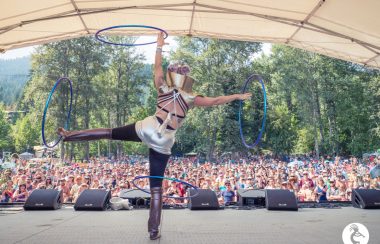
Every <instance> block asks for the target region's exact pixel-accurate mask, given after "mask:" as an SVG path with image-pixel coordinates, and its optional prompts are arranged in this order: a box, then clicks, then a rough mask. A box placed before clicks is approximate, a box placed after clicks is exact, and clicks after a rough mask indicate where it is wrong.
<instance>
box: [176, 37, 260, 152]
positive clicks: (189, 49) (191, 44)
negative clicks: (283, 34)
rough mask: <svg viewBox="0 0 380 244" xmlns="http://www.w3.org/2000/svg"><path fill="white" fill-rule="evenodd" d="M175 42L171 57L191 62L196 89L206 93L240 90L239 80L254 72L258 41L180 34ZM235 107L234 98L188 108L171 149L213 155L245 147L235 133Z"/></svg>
mask: <svg viewBox="0 0 380 244" xmlns="http://www.w3.org/2000/svg"><path fill="white" fill-rule="evenodd" d="M178 42H179V48H178V49H177V51H176V52H175V53H173V55H172V59H173V60H182V61H184V62H186V63H188V64H189V65H190V67H191V68H192V72H191V75H192V76H193V77H194V78H195V79H196V80H197V81H198V82H197V83H196V84H195V85H194V89H195V92H196V93H198V94H202V95H205V96H220V95H229V94H233V93H238V92H240V87H241V86H242V83H243V82H244V80H245V79H246V78H247V77H248V76H249V75H250V74H251V73H252V72H253V71H252V70H251V68H250V67H251V66H252V63H253V56H254V55H255V53H257V52H258V51H260V48H261V44H260V43H252V42H239V41H226V40H217V39H202V38H180V39H178ZM237 109H238V104H237V103H236V102H235V103H230V104H228V105H224V106H215V107H211V108H202V109H195V110H193V111H190V113H189V114H188V115H187V122H186V123H185V125H184V127H183V128H181V129H180V130H179V132H178V134H177V144H176V145H175V148H174V151H182V152H184V153H186V152H191V151H198V152H202V153H204V154H205V155H206V158H207V159H212V158H213V157H215V155H216V153H217V152H222V151H224V150H226V149H227V148H228V150H229V151H230V150H244V148H243V145H242V144H241V143H240V139H239V137H238V122H237V116H236V111H237ZM189 138H191V140H190V139H189Z"/></svg>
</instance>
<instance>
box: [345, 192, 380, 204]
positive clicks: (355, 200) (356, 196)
mask: <svg viewBox="0 0 380 244" xmlns="http://www.w3.org/2000/svg"><path fill="white" fill-rule="evenodd" d="M351 200H352V206H354V207H355V208H365V209H371V208H372V209H376V208H377V209H380V190H375V189H353V191H352V198H351Z"/></svg>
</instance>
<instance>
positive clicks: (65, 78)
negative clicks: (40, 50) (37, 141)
mask: <svg viewBox="0 0 380 244" xmlns="http://www.w3.org/2000/svg"><path fill="white" fill-rule="evenodd" d="M62 80H67V82H68V83H69V86H70V107H69V111H68V112H67V118H66V123H65V126H64V127H65V129H67V127H68V125H69V122H70V115H71V107H72V104H73V85H72V81H71V80H70V79H69V78H67V77H62V78H59V79H58V80H57V81H56V82H55V84H54V86H53V89H51V91H50V94H49V97H48V99H47V100H46V104H45V109H44V115H43V118H42V129H41V132H42V141H43V143H44V144H45V146H47V147H49V148H53V147H55V146H56V145H57V144H58V143H59V142H60V141H61V139H62V136H60V137H59V139H58V140H57V141H56V142H55V143H54V145H53V146H49V144H48V143H47V142H46V139H45V120H46V113H47V110H48V108H49V104H50V101H51V97H52V96H53V93H54V91H55V89H56V88H57V86H58V85H59V84H60V83H61V81H62Z"/></svg>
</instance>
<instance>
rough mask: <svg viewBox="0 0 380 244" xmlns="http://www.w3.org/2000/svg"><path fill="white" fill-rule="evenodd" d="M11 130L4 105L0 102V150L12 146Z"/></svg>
mask: <svg viewBox="0 0 380 244" xmlns="http://www.w3.org/2000/svg"><path fill="white" fill-rule="evenodd" d="M11 132H12V130H11V125H10V124H9V122H8V120H7V118H6V114H5V108H4V105H3V104H1V103H0V150H8V149H11V148H12V147H13V143H12V136H11Z"/></svg>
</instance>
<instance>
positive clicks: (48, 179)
mask: <svg viewBox="0 0 380 244" xmlns="http://www.w3.org/2000/svg"><path fill="white" fill-rule="evenodd" d="M45 185H46V189H55V185H54V184H53V181H52V179H51V176H48V177H46V180H45Z"/></svg>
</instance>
